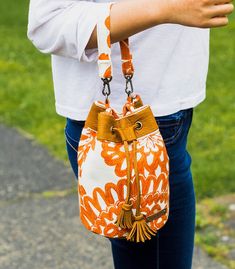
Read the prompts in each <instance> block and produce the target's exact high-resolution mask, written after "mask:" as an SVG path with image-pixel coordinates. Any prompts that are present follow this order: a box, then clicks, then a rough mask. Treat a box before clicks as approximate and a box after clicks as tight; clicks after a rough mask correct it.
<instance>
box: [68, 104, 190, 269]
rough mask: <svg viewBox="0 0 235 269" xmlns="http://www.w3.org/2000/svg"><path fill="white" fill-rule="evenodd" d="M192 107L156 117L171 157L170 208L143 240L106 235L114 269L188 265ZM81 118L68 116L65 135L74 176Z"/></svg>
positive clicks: (187, 268)
mask: <svg viewBox="0 0 235 269" xmlns="http://www.w3.org/2000/svg"><path fill="white" fill-rule="evenodd" d="M192 116H193V109H192V108H190V109H186V110H181V111H179V112H177V113H174V114H171V115H168V116H163V117H156V121H157V123H158V125H159V129H160V132H161V134H162V136H163V139H164V141H165V144H166V147H167V151H168V155H169V158H170V175H169V183H170V204H169V205H170V212H169V218H168V221H167V223H166V224H165V225H164V226H163V227H162V228H161V229H160V230H159V231H158V233H157V235H156V236H155V237H153V239H151V240H147V241H146V242H145V243H132V242H128V241H126V240H120V239H109V240H110V242H111V247H112V254H113V262H114V267H115V269H143V268H146V269H190V268H191V266H192V256H193V246H194V233H195V193H194V186H193V179H192V175H191V170H190V166H191V157H190V155H189V153H188V151H187V149H186V146H187V137H188V132H189V129H190V126H191V122H192ZM83 126H84V121H73V120H70V119H67V124H66V127H65V135H66V137H67V142H66V144H67V151H68V156H69V159H70V162H71V166H72V168H73V171H74V173H75V175H76V178H75V180H77V173H78V170H77V161H76V159H77V153H76V149H77V146H78V141H79V139H80V135H81V130H82V127H83Z"/></svg>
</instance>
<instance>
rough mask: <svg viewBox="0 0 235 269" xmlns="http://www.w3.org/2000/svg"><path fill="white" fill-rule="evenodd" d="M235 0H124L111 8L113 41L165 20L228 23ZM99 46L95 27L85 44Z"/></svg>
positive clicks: (214, 24)
mask: <svg viewBox="0 0 235 269" xmlns="http://www.w3.org/2000/svg"><path fill="white" fill-rule="evenodd" d="M231 2H232V0H210V1H209V0H208V1H205V0H197V1H195V0H177V1H176V0H164V1H163V0H126V1H125V0H123V1H121V2H117V3H115V4H114V5H113V6H112V8H111V11H110V35H111V43H115V42H117V41H120V40H123V39H125V38H127V37H129V36H132V35H134V34H136V33H139V32H141V31H144V30H146V29H148V28H151V27H153V26H156V25H158V24H162V23H177V24H181V25H186V26H192V27H200V28H211V27H220V26H225V25H227V24H228V18H227V15H229V14H230V13H232V11H233V9H234V7H233V4H232V3H231ZM86 48H87V49H89V48H97V36H96V27H95V29H94V30H93V32H92V35H91V37H90V39H89V42H88V44H87V46H86Z"/></svg>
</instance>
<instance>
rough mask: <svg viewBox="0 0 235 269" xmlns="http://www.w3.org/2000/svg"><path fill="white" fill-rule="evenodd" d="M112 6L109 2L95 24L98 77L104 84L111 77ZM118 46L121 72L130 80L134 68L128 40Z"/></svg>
mask: <svg viewBox="0 0 235 269" xmlns="http://www.w3.org/2000/svg"><path fill="white" fill-rule="evenodd" d="M113 4H114V2H110V3H109V5H107V6H106V7H105V8H104V12H103V13H102V15H101V16H99V19H98V24H97V43H98V53H99V57H98V67H99V76H100V77H101V79H103V81H106V82H107V81H108V82H109V81H110V80H111V79H112V75H113V71H112V61H111V40H110V10H111V7H112V5H113ZM119 44H120V48H121V57H122V72H123V74H124V76H125V77H126V78H129V79H130V78H131V77H132V76H133V74H134V67H133V63H132V55H131V53H130V49H129V41H128V38H127V39H125V40H122V41H120V42H119Z"/></svg>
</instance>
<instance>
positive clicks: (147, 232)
mask: <svg viewBox="0 0 235 269" xmlns="http://www.w3.org/2000/svg"><path fill="white" fill-rule="evenodd" d="M151 235H156V233H155V232H154V231H153V230H152V229H151V228H150V227H149V226H148V224H147V223H146V220H145V219H144V216H143V215H139V216H136V217H135V221H134V223H133V227H132V230H131V231H130V233H129V235H128V236H127V240H130V241H132V242H137V243H138V242H140V241H141V242H145V240H150V239H151Z"/></svg>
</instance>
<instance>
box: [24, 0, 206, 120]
mask: <svg viewBox="0 0 235 269" xmlns="http://www.w3.org/2000/svg"><path fill="white" fill-rule="evenodd" d="M107 2H110V1H105V0H104V1H99V0H98V1H79V0H31V1H30V9H29V21H28V31H27V35H28V38H29V39H30V40H31V41H32V43H33V44H34V45H35V47H36V48H37V49H38V50H39V51H41V52H43V53H49V54H51V60H52V75H53V82H54V91H55V106H56V111H57V113H58V114H59V115H62V116H64V117H68V118H71V119H75V120H85V119H86V117H87V114H88V112H89V108H90V106H91V104H92V103H93V101H95V100H101V101H103V100H104V96H103V95H102V87H103V84H102V81H101V79H100V78H99V76H98V66H97V58H98V51H97V49H87V50H85V47H86V44H87V43H88V40H89V38H90V36H91V33H92V31H93V29H94V27H95V25H96V24H97V17H98V16H97V15H99V14H101V13H102V12H103V10H104V6H105V5H107ZM129 43H130V49H131V52H132V55H133V64H134V68H135V73H134V76H133V86H134V91H135V92H136V93H138V94H140V96H141V98H142V100H143V102H144V104H149V105H150V106H151V108H152V111H153V113H154V115H155V116H163V115H169V114H171V113H174V112H177V111H179V110H181V109H186V108H190V107H195V106H196V105H198V104H199V103H200V102H202V101H203V100H204V99H205V95H206V94H205V92H206V78H207V71H208V60H209V29H200V28H194V27H186V26H182V25H177V24H161V25H158V26H155V27H152V28H150V29H148V30H145V31H143V32H140V33H138V34H135V35H133V36H131V37H129ZM112 62H113V79H112V81H111V95H110V101H111V105H112V107H114V108H115V109H116V110H118V111H119V112H121V110H122V106H123V104H124V102H125V99H126V94H125V79H124V78H123V74H122V71H121V56H120V47H119V44H118V43H115V44H112Z"/></svg>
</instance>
